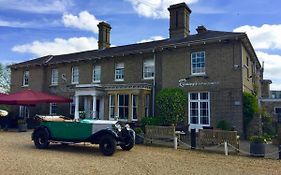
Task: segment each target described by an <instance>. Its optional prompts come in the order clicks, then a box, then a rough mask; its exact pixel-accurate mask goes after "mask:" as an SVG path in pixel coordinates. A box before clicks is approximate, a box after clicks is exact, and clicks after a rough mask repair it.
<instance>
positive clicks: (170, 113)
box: [156, 88, 187, 125]
mask: <svg viewBox="0 0 281 175" xmlns="http://www.w3.org/2000/svg"><path fill="white" fill-rule="evenodd" d="M186 103H187V99H186V95H185V93H184V91H183V90H182V89H178V88H168V89H162V90H161V91H160V92H159V93H158V94H157V96H156V107H157V109H158V111H159V116H160V117H161V118H162V119H163V122H164V123H163V124H165V125H170V124H177V123H179V122H181V121H183V119H184V114H185V107H186Z"/></svg>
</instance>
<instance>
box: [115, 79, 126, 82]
mask: <svg viewBox="0 0 281 175" xmlns="http://www.w3.org/2000/svg"><path fill="white" fill-rule="evenodd" d="M114 81H116V82H122V81H124V79H117V80H116V79H115V80H114Z"/></svg>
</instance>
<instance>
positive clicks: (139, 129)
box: [134, 127, 143, 135]
mask: <svg viewBox="0 0 281 175" xmlns="http://www.w3.org/2000/svg"><path fill="white" fill-rule="evenodd" d="M134 130H135V132H136V134H138V135H140V134H143V130H142V129H141V128H139V127H136V128H135V129H134Z"/></svg>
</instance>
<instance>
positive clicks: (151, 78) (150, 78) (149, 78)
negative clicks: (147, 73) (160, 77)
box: [142, 77, 154, 80]
mask: <svg viewBox="0 0 281 175" xmlns="http://www.w3.org/2000/svg"><path fill="white" fill-rule="evenodd" d="M153 79H154V77H148V78H145V77H143V78H142V80H153Z"/></svg>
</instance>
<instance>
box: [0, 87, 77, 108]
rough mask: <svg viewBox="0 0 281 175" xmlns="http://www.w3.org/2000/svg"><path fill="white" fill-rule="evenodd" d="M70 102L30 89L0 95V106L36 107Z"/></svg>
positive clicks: (69, 100) (67, 99)
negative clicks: (40, 104)
mask: <svg viewBox="0 0 281 175" xmlns="http://www.w3.org/2000/svg"><path fill="white" fill-rule="evenodd" d="M71 101H72V100H71V99H69V98H65V97H62V96H57V95H52V94H47V93H43V92H37V91H33V90H31V89H28V90H24V91H20V92H16V93H13V94H9V95H0V104H8V105H36V104H38V103H69V102H71Z"/></svg>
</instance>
